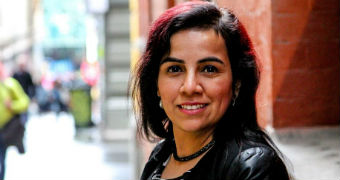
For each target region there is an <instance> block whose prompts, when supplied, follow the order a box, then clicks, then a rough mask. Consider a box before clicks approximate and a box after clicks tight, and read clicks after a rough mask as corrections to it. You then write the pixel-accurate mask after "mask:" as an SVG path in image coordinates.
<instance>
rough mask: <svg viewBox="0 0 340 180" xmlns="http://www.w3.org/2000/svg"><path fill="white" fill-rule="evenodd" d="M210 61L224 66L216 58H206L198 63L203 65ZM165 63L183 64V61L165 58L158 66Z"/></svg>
mask: <svg viewBox="0 0 340 180" xmlns="http://www.w3.org/2000/svg"><path fill="white" fill-rule="evenodd" d="M210 61H213V62H217V63H220V64H223V65H224V62H223V61H222V60H220V59H219V58H216V57H206V58H203V59H200V60H199V61H198V63H205V62H210ZM166 62H177V63H182V64H184V60H182V59H178V58H175V57H167V58H165V59H163V60H162V61H161V63H160V64H161V65H162V64H164V63H166Z"/></svg>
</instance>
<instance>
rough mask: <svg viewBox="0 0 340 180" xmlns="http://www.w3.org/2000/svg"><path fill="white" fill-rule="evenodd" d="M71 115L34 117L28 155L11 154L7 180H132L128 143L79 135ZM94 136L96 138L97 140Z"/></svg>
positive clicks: (28, 132)
mask: <svg viewBox="0 0 340 180" xmlns="http://www.w3.org/2000/svg"><path fill="white" fill-rule="evenodd" d="M73 122H74V121H73V118H72V116H71V115H69V114H66V113H62V114H60V116H59V117H57V116H55V114H54V113H48V114H44V115H33V116H31V117H30V119H29V121H28V123H27V126H26V128H27V129H26V135H25V144H26V153H25V154H23V155H21V154H19V153H18V152H17V150H16V149H15V148H14V147H10V148H9V149H8V151H7V159H6V164H7V167H6V175H5V180H18V179H25V180H45V179H46V180H61V179H70V180H94V179H98V180H131V179H132V177H131V174H132V173H131V172H132V171H133V169H132V165H131V162H129V160H128V151H127V149H128V144H127V142H110V143H109V142H102V141H99V140H96V137H95V134H96V133H91V132H89V131H88V132H85V131H83V132H82V133H80V134H78V133H77V135H76V131H75V128H74V124H73ZM93 135H94V136H93Z"/></svg>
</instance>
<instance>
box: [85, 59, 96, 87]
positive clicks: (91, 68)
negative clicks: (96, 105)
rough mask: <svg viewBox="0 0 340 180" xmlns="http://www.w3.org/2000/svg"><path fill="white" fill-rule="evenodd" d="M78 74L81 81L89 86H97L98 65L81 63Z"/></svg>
mask: <svg viewBox="0 0 340 180" xmlns="http://www.w3.org/2000/svg"><path fill="white" fill-rule="evenodd" d="M80 73H81V76H82V78H83V80H84V81H85V82H86V83H87V84H89V85H90V86H94V85H95V84H97V82H98V80H99V75H100V72H99V63H98V61H95V62H91V63H90V62H87V61H83V62H82V63H81V65H80Z"/></svg>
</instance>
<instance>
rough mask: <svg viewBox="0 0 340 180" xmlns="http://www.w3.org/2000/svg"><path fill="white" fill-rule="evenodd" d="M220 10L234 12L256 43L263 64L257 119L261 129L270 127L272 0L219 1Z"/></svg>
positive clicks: (254, 43) (258, 94) (256, 49)
mask: <svg viewBox="0 0 340 180" xmlns="http://www.w3.org/2000/svg"><path fill="white" fill-rule="evenodd" d="M217 4H218V5H219V6H220V7H224V8H228V9H230V10H232V11H233V12H234V13H235V14H236V16H237V17H238V18H239V19H240V21H241V22H242V23H243V25H244V26H245V28H246V29H247V31H248V34H249V36H250V38H251V40H252V42H253V45H254V48H255V51H256V52H257V56H258V59H259V61H260V63H261V64H260V65H261V67H260V68H261V79H260V86H259V89H258V93H257V111H258V120H259V124H260V126H261V127H265V126H266V125H271V124H272V121H273V119H272V118H273V115H272V112H273V111H272V110H273V108H272V105H273V104H272V102H273V100H272V97H273V96H272V85H271V84H272V77H273V76H272V58H271V48H272V45H271V43H272V41H271V10H270V8H271V6H270V0H256V1H254V0H242V1H236V0H233V1H232V0H230V1H225V0H218V1H217Z"/></svg>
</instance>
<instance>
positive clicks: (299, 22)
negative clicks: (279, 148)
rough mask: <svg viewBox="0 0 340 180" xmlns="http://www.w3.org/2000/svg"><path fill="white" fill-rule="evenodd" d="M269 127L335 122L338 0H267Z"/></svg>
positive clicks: (339, 85)
mask: <svg viewBox="0 0 340 180" xmlns="http://www.w3.org/2000/svg"><path fill="white" fill-rule="evenodd" d="M272 45H273V52H272V56H273V95H274V98H273V99H274V102H273V116H274V124H273V125H274V127H286V126H314V125H331V124H339V110H340V109H339V108H340V105H339V100H340V97H339V92H340V89H339V87H340V79H339V57H340V56H339V1H338V0H324V1H316V0H315V1H314V0H273V1H272Z"/></svg>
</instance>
